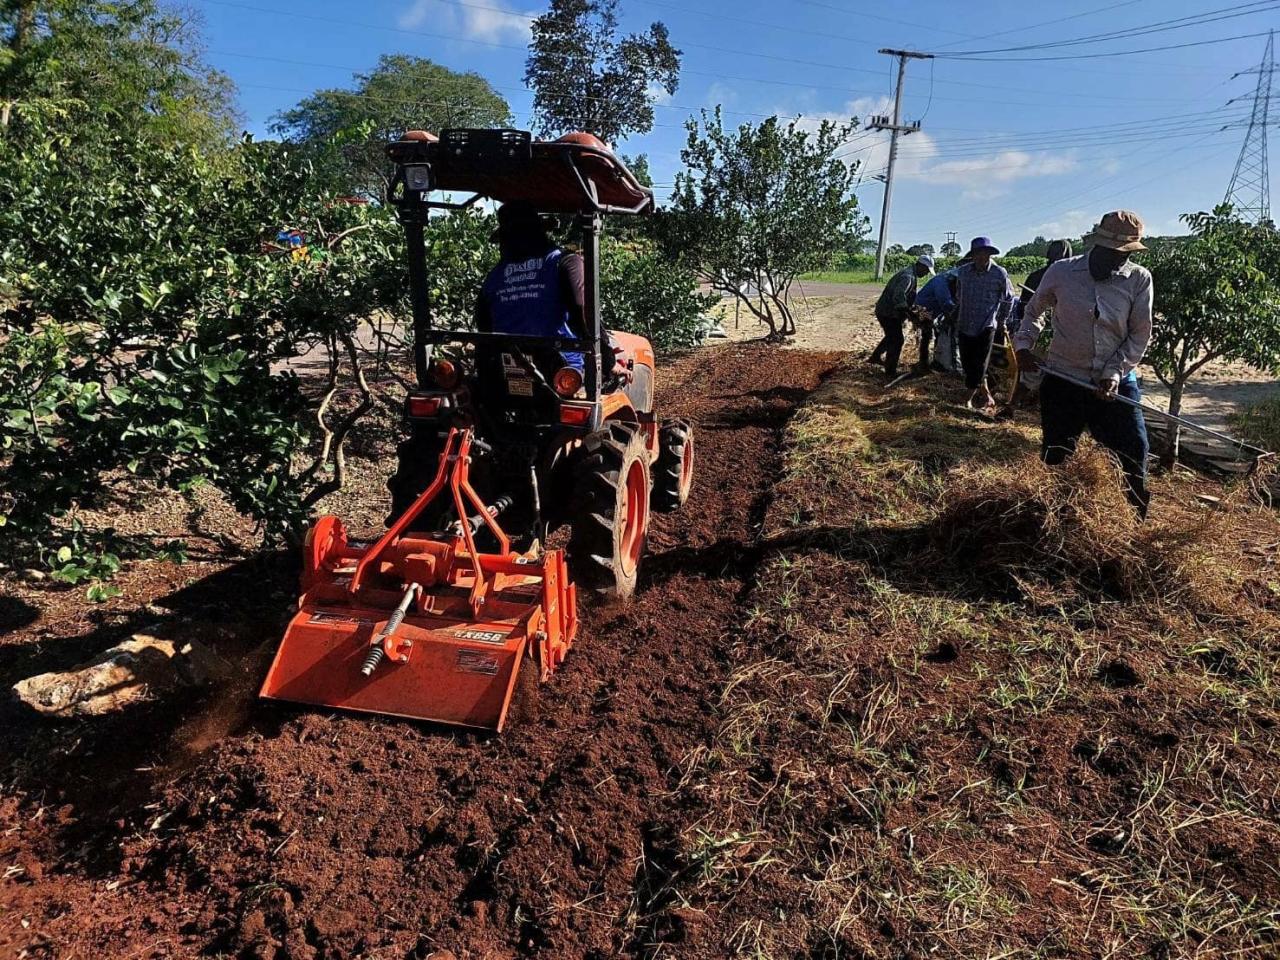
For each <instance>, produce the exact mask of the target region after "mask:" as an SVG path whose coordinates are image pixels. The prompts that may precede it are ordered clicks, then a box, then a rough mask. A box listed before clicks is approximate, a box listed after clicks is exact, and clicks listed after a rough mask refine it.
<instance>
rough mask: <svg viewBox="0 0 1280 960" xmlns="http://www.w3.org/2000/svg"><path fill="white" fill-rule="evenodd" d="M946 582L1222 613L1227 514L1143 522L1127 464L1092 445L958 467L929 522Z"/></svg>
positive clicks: (993, 591) (1226, 588)
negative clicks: (1056, 457) (1053, 458)
mask: <svg viewBox="0 0 1280 960" xmlns="http://www.w3.org/2000/svg"><path fill="white" fill-rule="evenodd" d="M926 529H927V534H928V544H929V550H930V552H931V554H932V558H933V560H934V561H935V562H936V567H933V569H935V570H936V571H938V572H939V573H940V574H941V577H942V579H943V580H945V581H948V582H951V583H953V584H954V585H955V586H956V588H957V589H959V590H960V591H961V592H962V593H974V592H977V593H979V594H982V595H997V596H1007V597H1009V598H1013V597H1017V596H1025V597H1030V598H1036V597H1041V598H1043V597H1046V596H1052V597H1053V598H1054V599H1055V601H1056V602H1058V603H1062V602H1065V601H1068V600H1070V599H1073V598H1078V597H1082V596H1083V597H1086V598H1089V599H1107V598H1110V599H1115V600H1125V601H1131V602H1133V601H1148V602H1156V603H1159V604H1167V605H1177V606H1184V607H1188V608H1191V609H1205V610H1208V611H1217V610H1223V609H1225V607H1226V605H1227V604H1229V603H1230V598H1231V595H1232V594H1233V593H1234V590H1233V588H1232V586H1231V581H1232V571H1231V570H1230V569H1229V567H1230V564H1229V562H1228V561H1227V558H1226V557H1224V556H1223V555H1222V554H1223V551H1222V550H1221V546H1222V543H1223V539H1224V538H1223V536H1222V535H1223V530H1224V524H1223V521H1222V515H1221V514H1219V513H1215V512H1212V511H1210V510H1207V509H1199V510H1197V511H1194V512H1187V513H1178V514H1176V515H1173V516H1169V515H1165V516H1161V517H1159V518H1156V519H1153V520H1152V521H1150V522H1148V523H1141V522H1139V520H1138V518H1137V515H1136V513H1135V511H1134V510H1133V509H1132V507H1131V506H1130V505H1129V503H1128V501H1127V500H1126V498H1125V495H1124V492H1123V489H1122V479H1121V475H1120V471H1119V469H1118V468H1117V466H1116V465H1115V463H1114V462H1113V461H1112V460H1111V459H1110V458H1109V457H1108V456H1107V455H1106V454H1105V453H1104V452H1103V451H1102V450H1100V449H1099V448H1097V447H1092V446H1088V447H1085V448H1084V449H1082V450H1080V452H1079V453H1078V454H1077V455H1076V456H1075V457H1073V458H1072V459H1071V460H1069V461H1068V462H1067V463H1066V464H1064V465H1063V466H1061V467H1046V466H1045V465H1044V464H1043V463H1041V462H1040V461H1039V460H1038V459H1036V458H1034V457H1027V458H1025V459H1024V460H1021V461H1019V462H1017V463H1015V464H1012V465H1010V466H1009V467H1002V468H999V469H996V468H991V467H980V468H961V469H959V470H957V471H956V472H955V473H953V474H952V475H951V476H950V477H949V478H948V482H947V484H946V492H945V494H944V499H943V506H942V509H941V511H940V512H939V513H938V514H937V516H936V517H934V518H933V519H932V520H931V521H930V522H929V524H928V525H927V528H926Z"/></svg>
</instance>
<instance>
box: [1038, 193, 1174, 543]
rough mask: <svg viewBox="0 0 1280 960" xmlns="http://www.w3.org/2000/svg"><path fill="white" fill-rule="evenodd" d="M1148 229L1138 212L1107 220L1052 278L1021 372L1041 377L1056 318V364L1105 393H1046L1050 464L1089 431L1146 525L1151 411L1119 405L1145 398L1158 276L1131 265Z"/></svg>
mask: <svg viewBox="0 0 1280 960" xmlns="http://www.w3.org/2000/svg"><path fill="white" fill-rule="evenodd" d="M1142 231H1143V224H1142V220H1141V219H1140V218H1139V217H1138V215H1137V214H1136V213H1132V212H1130V211H1128V210H1116V211H1113V212H1111V213H1108V214H1106V215H1105V216H1104V217H1103V218H1102V222H1101V223H1100V224H1099V225H1098V227H1097V229H1096V230H1095V231H1094V232H1093V234H1092V235H1091V236H1089V237H1088V238H1087V239H1088V241H1089V242H1090V243H1091V247H1090V249H1089V252H1088V253H1087V254H1086V255H1084V256H1080V257H1072V258H1070V259H1066V260H1059V261H1058V262H1057V263H1055V264H1053V265H1052V266H1050V267H1049V269H1048V270H1046V271H1045V274H1044V277H1043V279H1042V280H1041V281H1040V285H1039V288H1038V289H1037V290H1036V292H1035V294H1034V295H1033V296H1032V297H1031V300H1030V302H1029V303H1028V304H1027V308H1026V312H1025V315H1024V317H1023V320H1022V325H1021V326H1020V327H1019V329H1018V334H1017V336H1016V338H1015V339H1014V345H1015V347H1016V348H1017V351H1018V365H1019V366H1020V367H1021V368H1022V369H1024V370H1038V369H1039V367H1040V365H1039V362H1038V360H1037V359H1036V357H1035V355H1034V354H1033V353H1032V347H1034V346H1035V343H1036V340H1037V339H1039V337H1040V332H1041V330H1042V329H1043V325H1042V324H1041V322H1040V318H1041V317H1042V316H1044V313H1045V311H1046V310H1048V309H1050V308H1052V309H1053V340H1052V341H1051V342H1050V344H1049V356H1048V361H1047V365H1048V366H1049V367H1050V368H1052V369H1055V370H1060V371H1062V372H1063V373H1065V374H1069V375H1071V376H1074V377H1077V378H1079V379H1081V380H1088V381H1091V382H1092V383H1094V384H1096V387H1095V389H1094V390H1092V391H1090V390H1086V389H1084V388H1083V387H1079V386H1076V385H1075V384H1071V383H1067V382H1066V381H1064V380H1060V379H1058V378H1057V377H1054V376H1051V375H1046V376H1045V377H1044V379H1043V380H1042V382H1041V384H1040V424H1041V431H1042V437H1041V442H1040V450H1041V456H1042V457H1043V458H1044V462H1045V463H1047V464H1050V465H1051V466H1052V465H1057V464H1060V463H1062V462H1063V461H1064V460H1065V459H1066V458H1067V457H1068V456H1070V455H1071V454H1072V453H1073V452H1074V451H1075V449H1076V443H1077V442H1078V441H1079V439H1080V435H1081V434H1082V433H1083V432H1084V431H1085V430H1086V429H1087V430H1088V431H1089V433H1090V435H1092V437H1093V438H1094V439H1095V440H1097V441H1098V442H1099V443H1100V444H1102V445H1103V446H1104V447H1106V448H1107V449H1108V450H1110V451H1111V452H1112V453H1113V454H1114V455H1115V456H1116V457H1117V459H1119V461H1120V465H1121V466H1122V467H1123V469H1124V474H1125V492H1126V493H1127V495H1128V497H1129V501H1130V503H1132V504H1133V505H1134V508H1135V509H1136V510H1137V511H1138V515H1139V516H1140V517H1144V518H1145V517H1146V515H1147V506H1148V503H1149V501H1150V496H1149V494H1148V492H1147V453H1148V449H1149V445H1148V442H1147V426H1146V422H1145V421H1144V420H1143V419H1142V412H1141V411H1140V410H1138V409H1137V408H1135V407H1131V406H1129V405H1128V404H1124V403H1116V402H1115V398H1116V397H1117V396H1122V397H1126V398H1127V399H1129V400H1133V401H1135V402H1137V401H1140V400H1141V399H1142V390H1141V389H1140V388H1139V386H1138V378H1137V375H1136V373H1135V372H1134V371H1135V370H1136V368H1137V366H1138V362H1139V361H1140V360H1141V359H1142V357H1143V354H1145V353H1146V350H1147V344H1148V343H1149V342H1150V340H1151V308H1152V300H1153V288H1152V282H1151V273H1150V272H1149V271H1148V270H1146V269H1145V268H1144V267H1140V266H1138V265H1137V264H1136V263H1133V262H1131V261H1130V259H1129V258H1130V257H1131V256H1132V255H1133V254H1134V253H1137V252H1138V251H1141V250H1145V249H1147V248H1146V247H1145V246H1143V244H1142Z"/></svg>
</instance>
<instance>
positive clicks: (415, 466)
mask: <svg viewBox="0 0 1280 960" xmlns="http://www.w3.org/2000/svg"><path fill="white" fill-rule="evenodd" d="M442 453H444V440H443V439H442V438H441V437H439V436H438V435H437V433H436V431H435V430H434V429H429V430H428V429H415V430H414V432H413V433H411V434H410V435H409V436H407V437H406V438H405V439H404V440H402V441H400V443H399V444H398V445H397V446H396V472H395V473H393V474H392V475H391V478H390V479H389V480H387V490H389V491H390V492H391V512H390V513H389V514H388V515H387V521H386V523H387V526H388V527H389V526H391V525H392V524H393V523H395V522H396V521H397V520H399V519H400V516H401V514H403V513H404V512H405V511H406V510H408V509H409V508H410V507H411V506H413V502H414V501H415V500H417V499H418V497H420V496H421V495H422V492H423V491H424V490H426V489H427V487H429V486H431V481H432V480H434V479H435V477H436V471H437V470H439V469H440V455H441V454H442ZM430 512H432V513H436V514H438V513H439V511H438V510H434V511H430ZM440 519H441V518H440V517H439V516H423V517H419V518H418V519H417V520H416V521H414V524H413V527H412V529H413V530H414V531H434V530H435V529H436V528H437V527H438V526H439V524H440Z"/></svg>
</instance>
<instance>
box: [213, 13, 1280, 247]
mask: <svg viewBox="0 0 1280 960" xmlns="http://www.w3.org/2000/svg"><path fill="white" fill-rule="evenodd" d="M1238 5H1239V4H1238V0H1236V2H1233V0H1196V2H1192V0H1123V2H1115V3H1112V4H1105V5H1104V4H1103V3H1102V2H1101V0H1070V2H1064V3H1059V4H1052V5H1051V4H1045V3H1028V2H1026V0H1021V2H1017V0H996V2H977V3H970V4H967V5H966V4H960V3H955V2H942V0H922V2H904V3H898V4H881V3H870V2H866V0H784V2H781V3H779V2H777V0H772V2H770V0H735V2H732V3H729V2H725V0H621V4H620V7H621V15H622V23H623V27H624V29H640V28H643V27H644V26H645V25H647V24H648V23H650V22H652V21H654V20H661V21H663V22H664V23H666V24H667V26H668V27H669V28H670V31H671V36H672V40H673V42H674V43H675V45H676V46H677V47H679V48H681V49H682V50H683V51H684V71H683V74H682V79H681V83H680V89H679V90H678V91H677V92H676V94H675V96H673V97H670V98H666V97H665V96H664V97H663V98H662V99H661V100H660V101H659V107H658V109H657V110H656V114H657V122H658V125H657V126H655V128H654V129H653V131H652V132H651V133H649V134H647V135H645V136H639V137H633V138H631V139H630V140H628V141H626V142H625V143H623V144H622V145H621V149H622V150H623V151H625V152H627V153H629V154H632V153H641V152H643V153H647V154H648V155H649V157H650V160H651V165H652V169H653V173H654V178H655V180H656V181H657V182H658V183H659V184H660V185H667V184H670V183H671V181H672V179H673V177H674V175H675V173H676V171H677V170H678V169H679V153H680V147H681V145H682V144H683V141H684V132H683V128H682V124H683V122H684V119H685V118H686V117H687V116H688V115H689V113H690V112H691V111H696V110H697V109H699V108H702V107H710V106H714V105H716V104H722V105H723V107H724V109H725V112H726V120H728V121H731V122H735V123H740V122H756V121H758V120H759V119H760V118H762V117H763V116H767V115H769V114H774V113H776V114H779V115H783V116H790V117H804V118H806V119H805V122H814V121H816V120H817V119H820V118H823V117H831V118H844V119H847V118H849V117H851V116H856V117H858V118H859V120H865V118H866V117H868V116H869V115H870V114H872V113H878V112H887V110H888V99H887V98H888V96H889V94H890V93H891V89H892V88H891V80H892V78H891V75H890V66H891V64H890V58H888V57H885V56H881V55H879V54H878V53H877V52H876V51H877V50H878V49H879V48H881V47H886V46H887V47H909V48H914V49H918V50H928V51H936V52H938V53H940V54H946V53H955V52H959V51H964V50H987V49H993V48H1004V47H1011V46H1018V45H1023V44H1036V43H1045V42H1051V41H1058V40H1065V39H1073V38H1076V37H1083V36H1093V35H1096V34H1100V33H1106V32H1110V31H1116V30H1122V29H1126V28H1129V27H1142V26H1146V25H1150V24H1153V23H1155V22H1161V23H1163V22H1167V21H1172V20H1175V19H1177V18H1181V17H1189V16H1192V15H1195V14H1203V13H1207V12H1209V11H1213V10H1221V9H1224V8H1226V7H1228V6H1238ZM191 6H192V7H193V8H194V9H195V10H197V11H199V13H200V14H201V15H202V16H203V18H204V23H205V37H206V44H207V50H206V55H207V57H208V59H209V61H210V62H211V63H213V64H214V65H215V66H217V67H218V68H219V69H221V70H223V71H225V72H226V73H228V74H229V75H230V76H231V77H232V78H233V79H234V80H235V81H236V83H237V85H238V88H239V96H240V108H241V110H242V112H243V114H244V116H245V121H246V126H247V128H248V129H249V130H250V131H251V132H253V133H255V134H258V135H262V134H265V132H266V127H267V123H268V121H269V119H270V118H271V116H272V115H273V114H274V113H276V112H277V111H279V110H282V109H285V108H287V107H290V106H292V105H293V104H294V103H295V102H297V100H299V99H300V98H301V97H303V96H305V95H306V94H307V93H308V92H310V91H311V90H314V89H316V88H319V87H331V86H343V85H346V84H348V83H349V82H350V78H351V74H352V73H353V72H354V71H358V70H366V69H368V68H369V67H371V66H372V65H373V64H374V63H375V61H376V60H377V58H378V56H379V55H380V54H383V53H407V54H413V55H416V56H420V57H427V58H430V59H432V60H435V61H437V62H439V63H443V64H445V65H447V66H449V67H453V68H455V69H466V70H475V71H477V72H478V73H480V74H482V75H483V76H485V77H486V78H488V79H489V81H490V82H491V83H492V84H493V85H494V86H495V87H497V88H498V90H499V92H501V93H502V94H503V95H504V96H505V97H506V98H507V100H508V102H510V103H511V105H512V109H513V111H514V113H515V115H516V117H517V120H518V121H519V122H520V123H521V124H522V125H523V124H524V123H525V122H526V121H527V118H528V109H529V105H530V102H531V95H530V94H529V93H528V91H526V90H524V87H523V81H522V78H523V74H524V47H525V44H526V42H527V38H528V22H529V18H530V17H531V16H533V15H536V14H537V13H539V12H540V11H541V10H542V9H543V8H544V6H545V4H544V3H542V2H539V0H465V2H462V0H363V2H360V3H355V2H351V0H309V2H306V3H299V2H296V0H295V2H293V3H285V2H282V0H192V3H191ZM1103 6H1106V7H1107V8H1108V9H1107V10H1106V11H1105V12H1099V8H1100V7H1103ZM1247 6H1249V7H1250V8H1252V9H1254V10H1256V11H1258V12H1256V13H1251V15H1248V16H1238V17H1232V18H1231V19H1226V20H1224V21H1222V22H1215V23H1210V24H1204V25H1199V26H1194V27H1191V28H1189V29H1177V30H1169V31H1165V32H1159V33H1154V34H1151V35H1148V36H1144V37H1137V38H1132V39H1121V40H1115V41H1110V42H1095V43H1090V44H1088V45H1084V46H1077V47H1071V48H1066V49H1060V50H1049V51H1040V52H1038V53H1037V52H1028V53H1001V54H996V55H993V57H992V59H991V60H989V61H982V62H979V61H959V60H945V59H939V60H936V61H934V62H932V63H930V62H922V61H913V62H912V63H911V64H910V66H909V68H908V74H907V85H906V90H907V95H906V97H905V99H904V119H906V120H916V119H923V131H922V132H921V133H918V134H913V135H911V136H909V137H907V138H905V139H904V140H903V141H902V147H901V154H900V161H899V167H898V171H899V178H898V180H897V181H896V183H895V187H894V205H893V214H892V217H891V220H890V240H891V241H892V242H900V243H903V244H911V243H917V242H930V243H933V244H934V245H935V246H939V245H941V243H942V242H943V241H944V240H945V238H946V232H947V231H955V232H956V233H957V234H958V235H959V238H960V240H961V242H962V243H963V242H965V241H967V239H968V238H969V237H972V236H974V235H977V234H987V235H990V236H992V237H993V238H995V241H996V243H997V244H999V245H1002V246H1011V245H1014V244H1017V243H1020V242H1023V241H1026V240H1029V239H1031V237H1032V236H1033V235H1035V234H1036V233H1041V234H1045V235H1047V236H1057V235H1078V234H1079V233H1081V232H1082V231H1083V230H1085V229H1087V228H1088V227H1089V226H1090V225H1091V224H1092V223H1093V222H1094V221H1095V220H1096V218H1097V216H1098V215H1099V214H1100V213H1102V212H1104V211H1106V210H1108V209H1113V208H1116V207H1127V208H1130V209H1133V210H1136V211H1138V212H1139V213H1140V214H1141V215H1142V216H1143V217H1144V219H1145V220H1146V221H1147V223H1148V228H1149V232H1151V233H1169V232H1174V231H1177V230H1178V229H1179V226H1178V222H1177V218H1178V215H1179V214H1181V213H1185V212H1188V211H1194V210H1202V209H1208V208H1210V207H1211V206H1213V205H1214V204H1215V203H1218V202H1220V201H1221V200H1222V197H1223V195H1224V193H1225V191H1226V187H1227V183H1228V181H1229V180H1230V177H1231V172H1232V168H1233V166H1234V163H1235V159H1236V154H1237V153H1238V151H1239V148H1240V144H1241V141H1242V139H1243V136H1244V130H1243V128H1242V127H1238V126H1232V127H1231V128H1230V129H1227V130H1225V131H1223V130H1221V129H1220V128H1221V127H1223V126H1224V125H1228V124H1238V123H1239V122H1240V121H1241V120H1242V119H1247V114H1248V107H1249V102H1248V100H1249V99H1250V98H1251V96H1252V92H1253V88H1254V85H1255V83H1256V77H1255V76H1252V75H1245V76H1238V77H1236V78H1235V79H1232V75H1233V74H1236V73H1237V72H1239V71H1244V70H1249V69H1252V68H1253V67H1255V66H1256V65H1257V63H1258V62H1259V60H1260V59H1261V57H1262V52H1263V49H1264V47H1265V43H1266V41H1265V38H1261V37H1252V38H1248V39H1240V40H1234V41H1231V42H1228V43H1221V44H1213V45H1202V46H1196V47H1190V48H1184V49H1171V50H1162V51H1159V52H1151V53H1142V54H1132V55H1129V56H1121V57H1106V58H1099V59H1076V60H1067V61H1038V62H1014V60H1013V58H1016V57H1026V56H1037V55H1040V56H1043V55H1045V54H1064V53H1065V54H1079V53H1099V52H1107V51H1112V50H1119V51H1129V50H1135V49H1138V48H1145V47H1155V46H1165V45H1169V44H1183V43H1188V42H1195V41H1203V40H1207V39H1212V38H1217V37H1233V36H1237V35H1242V34H1255V33H1258V32H1260V31H1265V30H1268V29H1270V28H1272V27H1275V26H1280V3H1257V4H1252V5H1247ZM1063 18H1071V19H1065V20H1064V19H1063ZM1053 20H1059V21H1061V22H1058V23H1053V24H1049V25H1044V26H1037V25H1042V24H1046V22H1047V21H1053ZM1241 96H1245V97H1246V100H1243V101H1237V102H1236V103H1233V104H1228V101H1230V100H1231V99H1232V98H1234V97H1241ZM848 151H849V153H850V156H851V158H856V159H858V160H860V161H862V171H861V172H862V175H863V176H864V177H865V181H864V182H863V183H862V184H861V185H860V187H859V190H858V197H859V199H860V202H861V204H862V207H863V209H864V211H865V212H866V213H867V214H868V215H869V216H870V218H871V221H872V231H873V234H874V230H875V229H876V227H877V225H878V223H879V218H880V205H881V198H882V195H883V193H882V191H883V188H882V186H881V184H880V182H879V181H877V180H876V179H875V174H877V173H879V172H880V171H881V170H882V169H883V167H884V164H885V160H886V158H887V154H888V150H887V143H886V142H885V136H884V135H881V134H875V133H865V132H864V133H860V134H856V135H855V136H854V138H853V139H852V140H851V142H850V144H849V147H848ZM660 192H662V191H661V190H660Z"/></svg>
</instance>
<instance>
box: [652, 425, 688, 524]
mask: <svg viewBox="0 0 1280 960" xmlns="http://www.w3.org/2000/svg"><path fill="white" fill-rule="evenodd" d="M692 487H693V427H692V426H690V425H689V423H688V422H686V421H684V420H667V421H665V422H664V423H663V424H662V429H661V430H660V431H659V432H658V459H657V460H656V461H655V462H654V464H653V504H652V505H653V509H654V510H656V511H658V512H659V513H671V512H672V511H674V510H679V509H680V508H681V507H683V506H684V504H685V501H686V500H688V499H689V490H690V489H691V488H692Z"/></svg>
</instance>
